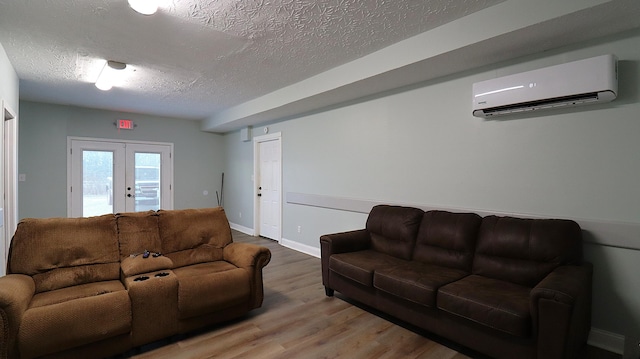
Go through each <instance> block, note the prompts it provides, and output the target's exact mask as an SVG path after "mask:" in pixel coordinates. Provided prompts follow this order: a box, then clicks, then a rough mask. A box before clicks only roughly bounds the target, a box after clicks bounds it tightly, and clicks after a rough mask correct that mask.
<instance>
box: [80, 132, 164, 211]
mask: <svg viewBox="0 0 640 359" xmlns="http://www.w3.org/2000/svg"><path fill="white" fill-rule="evenodd" d="M73 141H90V142H105V143H122V144H124V145H156V146H169V147H170V157H169V165H170V166H171V172H170V175H169V186H168V188H169V191H170V194H169V196H167V197H166V200H167V202H166V203H164V204H165V208H166V209H173V204H174V192H175V191H174V190H173V183H174V176H175V173H174V170H173V168H174V165H173V153H174V148H173V143H170V142H154V141H136V140H121V139H111V138H94V137H75V136H67V216H68V217H73V214H72V209H73V208H72V205H73V203H72V196H71V195H70V191H71V187H72V180H73V178H72V175H73V173H72V167H73V164H72V156H71V154H70V153H69V150H70V149H71V144H72V142H73Z"/></svg>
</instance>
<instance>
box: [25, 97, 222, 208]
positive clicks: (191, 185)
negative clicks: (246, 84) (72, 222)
mask: <svg viewBox="0 0 640 359" xmlns="http://www.w3.org/2000/svg"><path fill="white" fill-rule="evenodd" d="M20 107H21V111H20V138H19V146H20V148H19V160H18V163H19V173H21V174H25V175H26V181H25V182H20V183H19V191H18V195H19V197H18V198H19V216H20V218H25V217H54V216H59V217H66V216H67V208H66V204H67V191H66V184H67V136H77V137H92V138H109V139H122V140H139V141H153V142H171V143H173V144H174V208H176V209H179V208H202V207H213V206H216V205H217V201H216V196H215V191H216V190H219V189H220V177H221V173H222V171H223V168H224V166H223V164H224V156H223V154H222V153H223V151H224V142H223V138H222V136H220V135H216V134H211V133H206V132H202V131H200V124H199V123H198V122H197V121H188V120H177V119H173V118H161V117H154V116H145V115H136V114H131V113H119V112H111V111H102V110H95V109H87V108H80V107H72V106H60V105H50V104H42V103H36V102H27V101H22V102H20ZM123 118H124V119H132V120H134V122H135V123H136V125H137V127H136V128H135V129H134V130H133V131H124V130H122V131H120V132H118V130H117V129H116V128H115V126H114V125H113V122H115V121H116V120H117V119H123ZM205 190H206V191H208V192H209V194H208V195H207V196H204V195H203V191H205Z"/></svg>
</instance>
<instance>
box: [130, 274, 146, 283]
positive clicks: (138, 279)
mask: <svg viewBox="0 0 640 359" xmlns="http://www.w3.org/2000/svg"><path fill="white" fill-rule="evenodd" d="M147 279H149V277H147V276H146V275H141V276H139V277H136V278H135V279H134V280H133V281H134V282H142V281H145V280H147Z"/></svg>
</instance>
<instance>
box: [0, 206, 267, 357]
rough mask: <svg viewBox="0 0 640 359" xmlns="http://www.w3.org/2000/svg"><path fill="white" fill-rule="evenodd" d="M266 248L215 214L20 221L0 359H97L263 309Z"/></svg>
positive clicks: (3, 310) (1, 284) (1, 323)
mask: <svg viewBox="0 0 640 359" xmlns="http://www.w3.org/2000/svg"><path fill="white" fill-rule="evenodd" d="M270 258H271V253H270V252H269V250H268V249H267V248H265V247H260V246H257V245H253V244H248V243H233V241H232V238H231V229H230V227H229V222H228V221H227V218H226V216H225V213H224V210H223V209H222V208H212V209H187V210H171V211H168V210H167V211H165V210H160V211H157V212H153V211H151V212H144V213H122V214H117V215H104V216H98V217H89V218H49V219H25V220H22V221H21V222H20V223H19V224H18V228H17V230H16V233H15V235H14V237H13V240H12V242H11V247H10V252H9V261H8V268H7V273H8V274H7V276H5V277H1V278H0V358H7V357H8V358H40V357H52V358H55V357H57V358H100V357H106V356H111V355H114V354H118V353H123V352H126V351H127V350H129V349H131V348H133V347H137V346H140V345H142V344H146V343H150V342H153V341H156V340H158V339H162V338H165V337H169V336H171V335H174V334H178V333H184V332H187V331H190V330H193V329H195V328H199V327H203V326H205V325H209V324H212V323H217V322H221V321H225V320H229V319H231V318H236V317H239V316H241V315H243V314H245V313H247V312H248V311H250V310H251V309H254V308H258V307H260V306H261V305H262V299H263V286H262V268H263V267H264V266H265V265H267V263H268V262H269V260H270Z"/></svg>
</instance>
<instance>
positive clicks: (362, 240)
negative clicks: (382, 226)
mask: <svg viewBox="0 0 640 359" xmlns="http://www.w3.org/2000/svg"><path fill="white" fill-rule="evenodd" d="M370 247H371V237H370V235H369V231H367V230H366V229H358V230H355V231H348V232H341V233H333V234H325V235H323V236H320V259H321V264H322V284H323V285H324V286H325V289H326V290H327V295H333V294H332V293H333V290H332V289H331V286H330V283H329V257H331V255H332V254H337V253H347V252H356V251H361V250H365V249H368V248H370Z"/></svg>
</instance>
